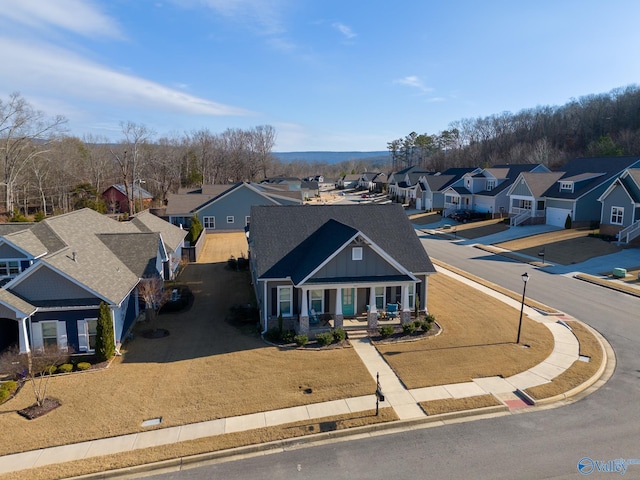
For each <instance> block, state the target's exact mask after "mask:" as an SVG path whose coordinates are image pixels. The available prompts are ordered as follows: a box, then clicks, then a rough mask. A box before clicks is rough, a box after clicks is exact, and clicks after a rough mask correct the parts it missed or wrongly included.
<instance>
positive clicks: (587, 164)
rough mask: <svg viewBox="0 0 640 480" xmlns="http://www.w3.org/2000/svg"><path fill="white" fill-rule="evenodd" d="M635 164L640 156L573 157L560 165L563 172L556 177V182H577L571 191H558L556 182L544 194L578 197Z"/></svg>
mask: <svg viewBox="0 0 640 480" xmlns="http://www.w3.org/2000/svg"><path fill="white" fill-rule="evenodd" d="M635 165H640V157H593V158H575V159H573V160H570V161H569V162H567V163H566V164H565V165H563V166H562V168H561V169H560V171H562V172H564V174H563V175H562V176H561V177H560V178H559V179H558V182H562V181H572V182H579V183H578V185H574V189H573V191H572V192H570V191H560V189H559V186H558V185H557V184H556V185H553V186H551V187H550V188H549V189H547V191H546V192H545V194H544V195H545V196H546V197H549V198H559V199H578V198H580V197H582V196H583V195H585V194H587V193H588V192H590V191H591V190H593V189H594V188H597V187H598V186H600V185H602V184H603V183H606V182H609V181H613V179H614V177H616V176H618V175H621V174H622V172H623V171H624V170H625V169H627V168H631V167H633V166H635ZM594 172H595V173H594ZM576 187H577V188H576Z"/></svg>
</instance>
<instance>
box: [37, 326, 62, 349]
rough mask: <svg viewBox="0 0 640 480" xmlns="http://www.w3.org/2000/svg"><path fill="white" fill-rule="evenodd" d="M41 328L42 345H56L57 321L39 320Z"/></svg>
mask: <svg viewBox="0 0 640 480" xmlns="http://www.w3.org/2000/svg"><path fill="white" fill-rule="evenodd" d="M40 328H41V329H42V345H43V346H44V347H49V346H51V347H57V346H58V322H55V321H53V322H40Z"/></svg>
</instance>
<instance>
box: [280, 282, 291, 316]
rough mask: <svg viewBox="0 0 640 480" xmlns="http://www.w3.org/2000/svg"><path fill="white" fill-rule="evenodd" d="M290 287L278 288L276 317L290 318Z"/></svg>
mask: <svg viewBox="0 0 640 480" xmlns="http://www.w3.org/2000/svg"><path fill="white" fill-rule="evenodd" d="M291 293H292V292H291V287H278V315H282V316H283V317H290V316H291V312H292V311H293V306H292V300H293V295H292V294H291Z"/></svg>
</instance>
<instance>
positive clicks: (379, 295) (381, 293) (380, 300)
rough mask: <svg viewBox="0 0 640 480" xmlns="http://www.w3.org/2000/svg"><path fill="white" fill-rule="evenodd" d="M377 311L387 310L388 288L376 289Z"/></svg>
mask: <svg viewBox="0 0 640 480" xmlns="http://www.w3.org/2000/svg"><path fill="white" fill-rule="evenodd" d="M375 295H376V309H377V310H384V308H385V303H386V302H385V295H386V288H385V287H376V293H375Z"/></svg>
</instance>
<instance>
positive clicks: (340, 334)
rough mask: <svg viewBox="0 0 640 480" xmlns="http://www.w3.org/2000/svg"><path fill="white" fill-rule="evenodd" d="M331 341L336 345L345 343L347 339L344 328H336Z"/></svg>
mask: <svg viewBox="0 0 640 480" xmlns="http://www.w3.org/2000/svg"><path fill="white" fill-rule="evenodd" d="M333 339H334V340H335V341H336V342H338V343H340V342H343V341H345V340H346V339H347V332H346V330H345V329H344V328H336V329H335V330H334V331H333Z"/></svg>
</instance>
